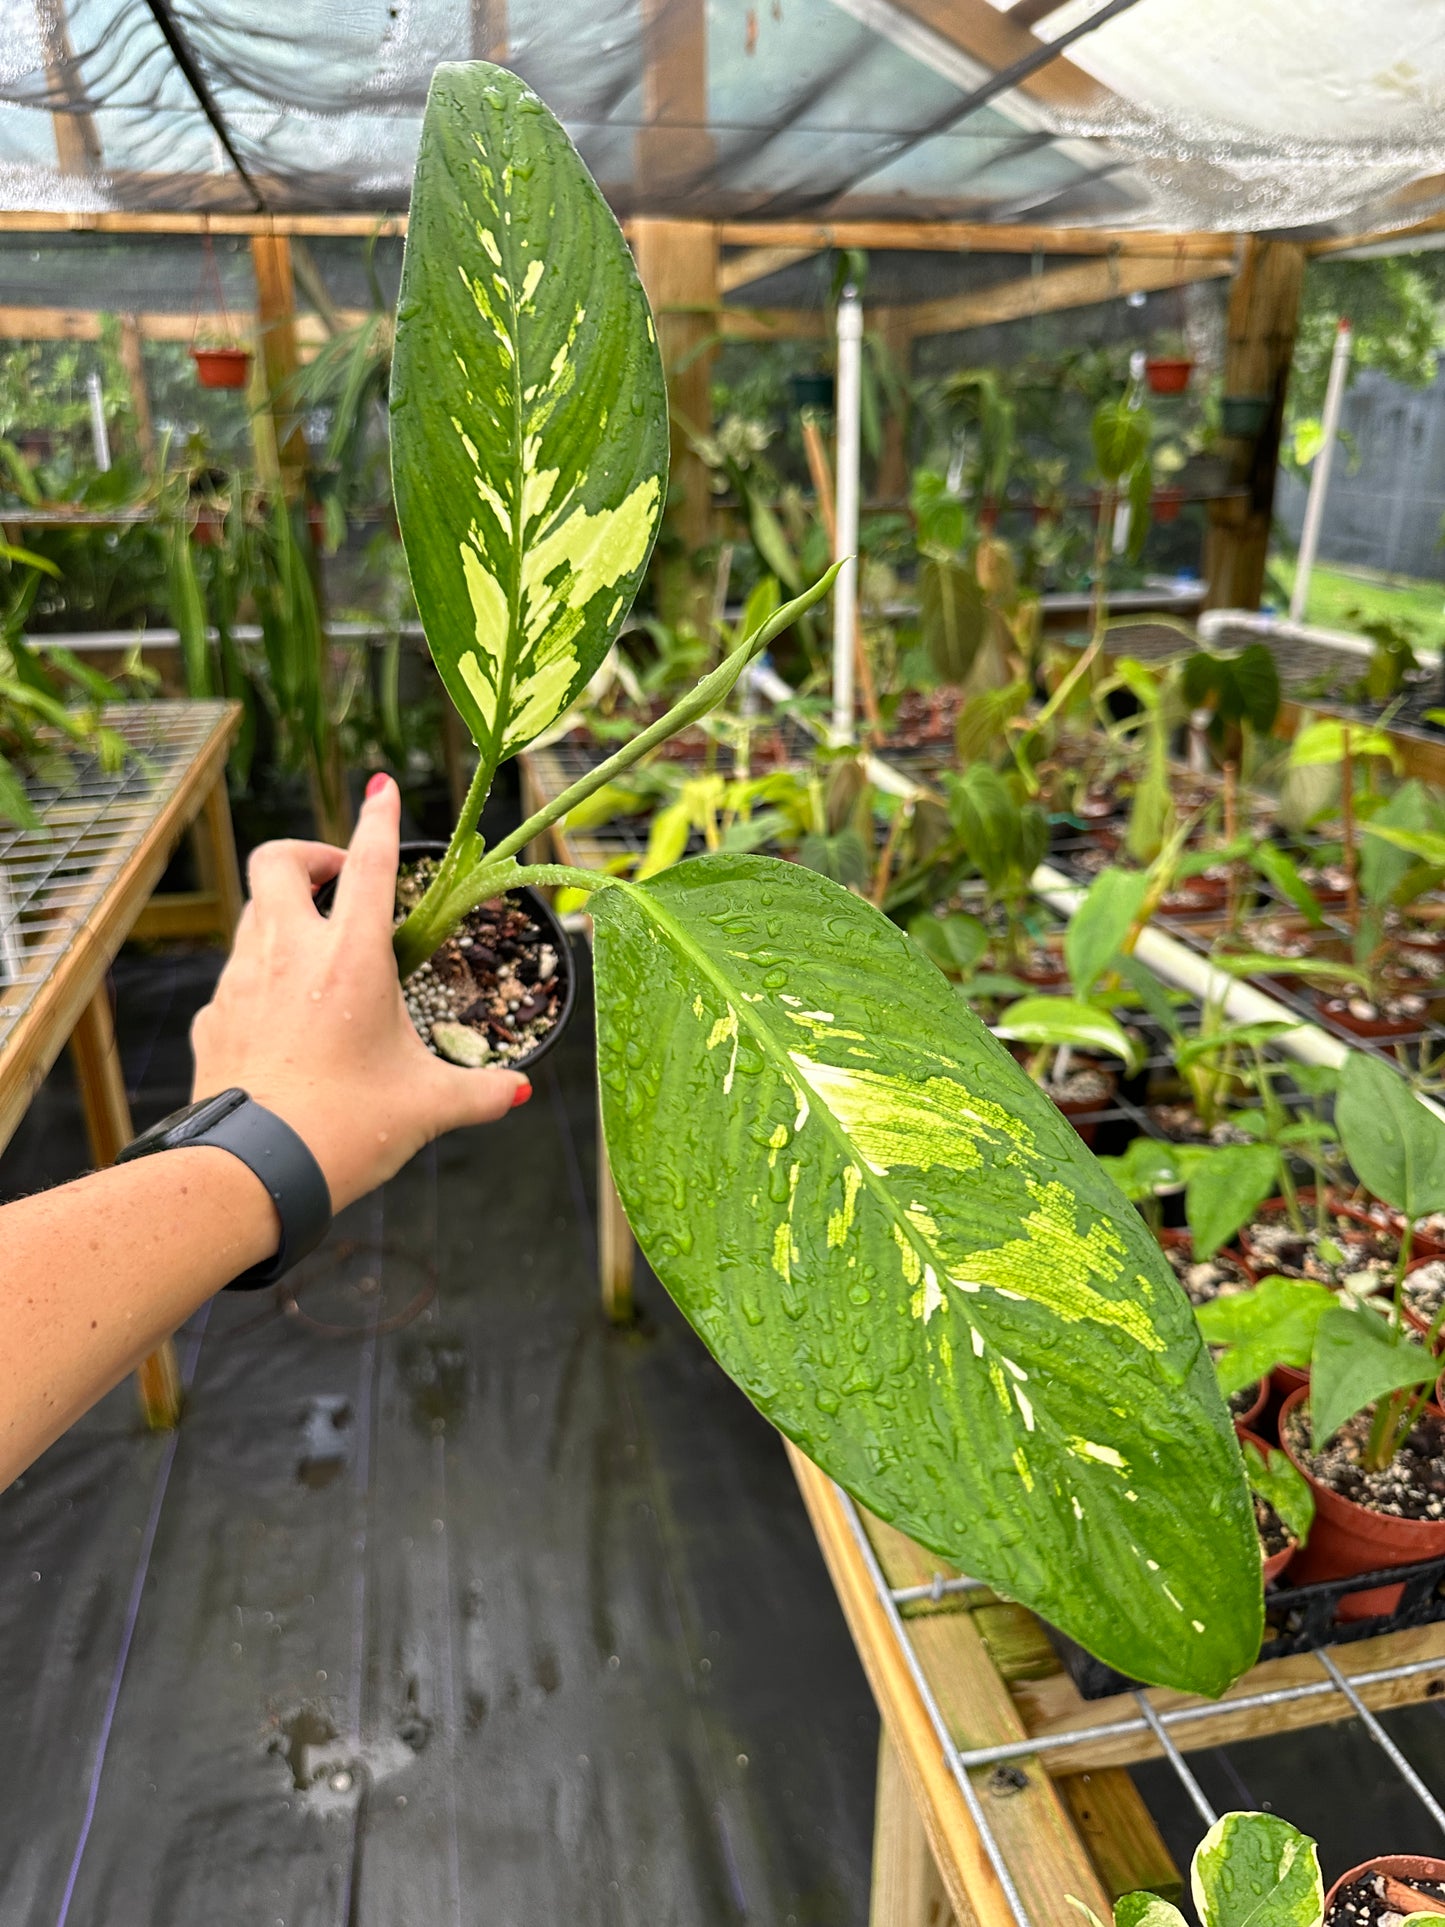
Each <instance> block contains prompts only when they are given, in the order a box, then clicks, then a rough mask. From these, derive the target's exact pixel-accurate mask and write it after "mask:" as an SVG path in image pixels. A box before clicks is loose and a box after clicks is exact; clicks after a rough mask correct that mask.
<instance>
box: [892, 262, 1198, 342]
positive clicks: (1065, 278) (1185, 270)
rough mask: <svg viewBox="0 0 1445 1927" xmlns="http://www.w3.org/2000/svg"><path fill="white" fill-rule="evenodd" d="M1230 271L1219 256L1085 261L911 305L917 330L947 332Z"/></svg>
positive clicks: (935, 333) (1051, 311)
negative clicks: (1202, 258) (1204, 258)
mask: <svg viewBox="0 0 1445 1927" xmlns="http://www.w3.org/2000/svg"><path fill="white" fill-rule="evenodd" d="M1228 273H1229V264H1228V263H1227V262H1225V261H1218V260H1203V261H1201V260H1194V261H1188V262H1178V261H1171V260H1109V261H1080V262H1077V263H1075V264H1074V265H1072V266H1070V267H1067V268H1050V269H1049V270H1048V271H1047V272H1046V273H1044V274H1036V275H1026V276H1023V277H1021V278H1020V279H1018V280H1016V281H1005V282H1004V283H1003V284H1002V285H1001V286H999V287H996V288H980V289H978V290H977V291H976V292H975V293H972V294H951V295H945V296H944V297H943V298H942V299H941V300H938V301H924V302H920V303H919V305H918V306H917V307H916V308H914V309H912V310H911V325H912V331H913V334H914V335H915V336H917V335H942V334H952V333H953V332H954V331H955V330H956V329H960V328H985V327H990V326H992V325H993V324H994V323H995V322H999V321H1018V320H1020V319H1022V318H1024V317H1026V316H1029V315H1036V314H1051V313H1054V312H1056V311H1057V310H1058V309H1060V308H1087V307H1091V306H1093V304H1094V303H1095V302H1099V301H1113V300H1116V299H1117V298H1118V297H1119V296H1121V295H1126V294H1134V293H1138V292H1140V291H1150V290H1156V289H1159V288H1172V287H1180V286H1183V284H1184V283H1185V282H1188V281H1209V280H1217V279H1219V278H1220V277H1221V276H1222V275H1226V274H1228Z"/></svg>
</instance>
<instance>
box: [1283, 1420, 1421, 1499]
mask: <svg viewBox="0 0 1445 1927" xmlns="http://www.w3.org/2000/svg"><path fill="white" fill-rule="evenodd" d="M1373 1417H1374V1412H1373V1408H1371V1409H1369V1410H1366V1411H1364V1412H1359V1413H1357V1414H1356V1415H1355V1417H1354V1418H1352V1419H1349V1420H1348V1421H1347V1422H1346V1423H1345V1424H1344V1425H1342V1426H1341V1427H1340V1429H1339V1431H1338V1432H1336V1434H1335V1435H1334V1437H1333V1438H1332V1439H1329V1440H1327V1441H1326V1443H1325V1444H1324V1445H1323V1446H1322V1447H1321V1449H1320V1450H1319V1451H1311V1449H1310V1444H1309V1420H1308V1417H1307V1416H1306V1415H1305V1414H1304V1413H1303V1412H1302V1411H1301V1410H1300V1409H1299V1408H1296V1409H1295V1410H1294V1411H1292V1412H1290V1413H1289V1414H1288V1415H1287V1416H1286V1418H1285V1421H1284V1425H1285V1429H1286V1430H1287V1432H1288V1434H1289V1445H1290V1449H1291V1451H1293V1453H1294V1454H1295V1457H1296V1458H1298V1459H1299V1460H1300V1462H1301V1463H1302V1464H1304V1465H1307V1466H1308V1467H1309V1469H1310V1471H1311V1472H1313V1474H1314V1476H1315V1477H1316V1478H1317V1479H1318V1480H1319V1481H1320V1482H1321V1484H1323V1485H1327V1486H1329V1488H1330V1489H1331V1491H1333V1492H1338V1493H1339V1495H1340V1497H1341V1498H1342V1499H1352V1500H1353V1501H1354V1503H1355V1504H1356V1505H1363V1506H1368V1507H1369V1509H1370V1511H1371V1512H1383V1513H1387V1514H1388V1515H1389V1516H1390V1517H1391V1518H1395V1519H1423V1520H1427V1521H1430V1522H1432V1523H1433V1522H1435V1521H1438V1520H1442V1519H1445V1418H1439V1417H1437V1416H1435V1415H1434V1414H1433V1413H1429V1412H1427V1413H1426V1414H1425V1415H1424V1417H1422V1418H1421V1420H1420V1422H1419V1424H1418V1425H1417V1426H1416V1427H1415V1429H1414V1431H1413V1432H1411V1434H1410V1436H1409V1437H1408V1438H1407V1439H1406V1440H1405V1442H1404V1444H1403V1445H1402V1446H1401V1447H1400V1449H1399V1451H1398V1452H1397V1453H1396V1454H1395V1456H1394V1458H1393V1459H1392V1460H1391V1461H1390V1463H1389V1464H1388V1465H1387V1466H1385V1467H1384V1468H1383V1469H1382V1470H1381V1471H1379V1472H1370V1471H1367V1470H1366V1468H1365V1467H1364V1465H1362V1464H1361V1459H1362V1457H1363V1454H1364V1452H1365V1448H1366V1446H1367V1445H1368V1444H1369V1438H1370V1423H1371V1420H1372V1419H1373Z"/></svg>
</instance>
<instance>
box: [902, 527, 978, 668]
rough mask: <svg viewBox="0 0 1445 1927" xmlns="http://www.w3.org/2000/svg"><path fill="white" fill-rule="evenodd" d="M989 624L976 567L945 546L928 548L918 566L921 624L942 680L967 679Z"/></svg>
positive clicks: (924, 637) (925, 642)
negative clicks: (943, 548) (940, 548)
mask: <svg viewBox="0 0 1445 1927" xmlns="http://www.w3.org/2000/svg"><path fill="white" fill-rule="evenodd" d="M987 622H988V605H987V602H986V600H985V598H984V593H983V590H982V588H981V587H980V585H979V580H978V577H977V576H976V575H975V573H974V571H973V569H972V568H971V567H970V566H969V565H968V564H967V563H966V562H963V561H960V560H959V559H958V557H956V556H952V555H947V554H944V553H943V552H942V551H941V550H939V551H936V552H935V551H925V552H924V553H923V555H922V557H921V559H920V561H919V564H918V627H919V633H920V635H921V636H922V638H923V642H924V646H925V647H926V649H927V650H928V653H929V657H930V659H931V660H932V663H933V668H934V673H935V674H936V675H937V676H938V678H939V680H940V681H941V682H949V683H964V682H967V680H968V678H969V674H970V672H971V671H972V669H973V665H974V663H975V661H976V660H977V657H978V652H979V649H980V647H981V645H982V643H983V637H984V630H985V628H986V626H987Z"/></svg>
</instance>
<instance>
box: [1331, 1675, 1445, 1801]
mask: <svg viewBox="0 0 1445 1927" xmlns="http://www.w3.org/2000/svg"><path fill="white" fill-rule="evenodd" d="M1319 1658H1320V1663H1321V1664H1322V1665H1323V1666H1324V1669H1325V1671H1326V1672H1327V1673H1328V1674H1329V1676H1330V1678H1331V1679H1332V1680H1333V1681H1334V1682H1335V1684H1336V1686H1338V1687H1339V1689H1340V1691H1341V1692H1342V1693H1343V1694H1344V1696H1345V1698H1346V1699H1347V1700H1348V1701H1349V1702H1350V1705H1351V1706H1352V1707H1354V1709H1355V1715H1356V1717H1357V1718H1358V1719H1359V1720H1360V1722H1361V1724H1362V1725H1363V1726H1364V1728H1365V1731H1366V1732H1367V1733H1368V1734H1369V1736H1370V1738H1371V1739H1372V1740H1373V1741H1374V1742H1375V1744H1376V1746H1378V1747H1379V1748H1381V1750H1382V1751H1383V1752H1384V1753H1385V1754H1387V1755H1388V1757H1389V1758H1390V1760H1391V1761H1392V1762H1393V1763H1394V1765H1395V1766H1396V1767H1397V1768H1398V1770H1399V1773H1400V1776H1401V1778H1402V1779H1403V1780H1404V1781H1405V1782H1406V1784H1407V1785H1408V1786H1409V1788H1410V1791H1411V1792H1412V1793H1413V1794H1415V1795H1416V1797H1417V1798H1418V1799H1419V1800H1420V1802H1421V1804H1422V1805H1423V1806H1424V1808H1425V1810H1426V1812H1427V1813H1428V1814H1429V1815H1430V1817H1431V1819H1432V1820H1433V1821H1434V1822H1435V1824H1436V1826H1437V1827H1439V1829H1440V1831H1441V1833H1442V1834H1445V1809H1442V1808H1441V1805H1440V1802H1439V1801H1438V1800H1437V1799H1436V1798H1435V1795H1434V1794H1433V1793H1432V1792H1431V1791H1430V1789H1429V1787H1427V1786H1426V1784H1425V1782H1424V1781H1423V1780H1422V1779H1421V1778H1420V1776H1419V1774H1418V1773H1417V1772H1416V1771H1415V1769H1414V1767H1413V1766H1411V1764H1410V1762H1409V1761H1408V1760H1407V1759H1406V1758H1405V1756H1404V1754H1403V1753H1402V1752H1401V1751H1400V1749H1399V1747H1398V1746H1396V1744H1395V1742H1394V1741H1393V1740H1392V1739H1391V1738H1390V1736H1389V1734H1388V1733H1387V1732H1386V1731H1385V1729H1384V1727H1383V1726H1381V1724H1380V1722H1379V1721H1378V1720H1377V1719H1376V1718H1375V1716H1374V1714H1373V1713H1372V1712H1371V1711H1370V1709H1369V1707H1368V1706H1366V1704H1365V1702H1364V1701H1363V1700H1362V1699H1361V1698H1360V1696H1359V1694H1358V1693H1357V1692H1356V1691H1355V1689H1354V1686H1353V1685H1352V1684H1351V1683H1350V1681H1349V1680H1347V1679H1346V1678H1345V1676H1344V1674H1343V1673H1342V1672H1341V1671H1340V1669H1339V1667H1338V1666H1337V1665H1336V1664H1335V1658H1334V1654H1333V1653H1331V1652H1330V1650H1329V1648H1328V1647H1321V1648H1320V1653H1319Z"/></svg>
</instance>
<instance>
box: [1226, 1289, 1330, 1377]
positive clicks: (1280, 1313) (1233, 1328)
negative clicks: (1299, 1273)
mask: <svg viewBox="0 0 1445 1927" xmlns="http://www.w3.org/2000/svg"><path fill="white" fill-rule="evenodd" d="M1334 1303H1335V1297H1334V1293H1333V1292H1331V1291H1330V1290H1329V1288H1328V1287H1327V1286H1325V1285H1317V1284H1315V1283H1314V1282H1313V1281H1312V1280H1309V1279H1303V1278H1261V1280H1260V1281H1259V1283H1258V1284H1257V1285H1256V1286H1255V1287H1254V1289H1253V1291H1236V1292H1230V1293H1229V1294H1228V1296H1226V1297H1222V1298H1214V1299H1211V1300H1210V1302H1209V1303H1208V1304H1207V1305H1200V1306H1199V1307H1198V1309H1197V1310H1196V1312H1195V1314H1194V1316H1195V1318H1196V1319H1197V1320H1198V1321H1199V1329H1200V1331H1201V1332H1203V1334H1204V1336H1205V1338H1206V1339H1207V1340H1208V1342H1209V1343H1210V1344H1211V1345H1220V1346H1223V1347H1224V1348H1225V1350H1224V1356H1223V1357H1222V1358H1221V1359H1220V1360H1219V1361H1218V1363H1217V1366H1216V1369H1217V1371H1218V1373H1219V1384H1220V1389H1221V1390H1222V1391H1223V1392H1224V1394H1225V1396H1226V1397H1228V1395H1229V1394H1230V1393H1231V1392H1237V1391H1240V1390H1241V1389H1242V1388H1243V1387H1244V1386H1246V1385H1253V1384H1254V1382H1255V1380H1256V1379H1260V1378H1264V1377H1266V1376H1267V1375H1268V1374H1269V1373H1270V1372H1272V1371H1273V1370H1274V1368H1275V1366H1276V1365H1291V1366H1293V1367H1294V1369H1295V1370H1296V1371H1298V1372H1302V1371H1307V1370H1308V1369H1309V1363H1310V1358H1311V1356H1312V1355H1313V1352H1314V1344H1315V1330H1316V1327H1317V1326H1318V1325H1319V1322H1320V1320H1321V1318H1323V1317H1324V1315H1325V1313H1326V1312H1327V1311H1330V1310H1331V1309H1332V1308H1333V1306H1334Z"/></svg>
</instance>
